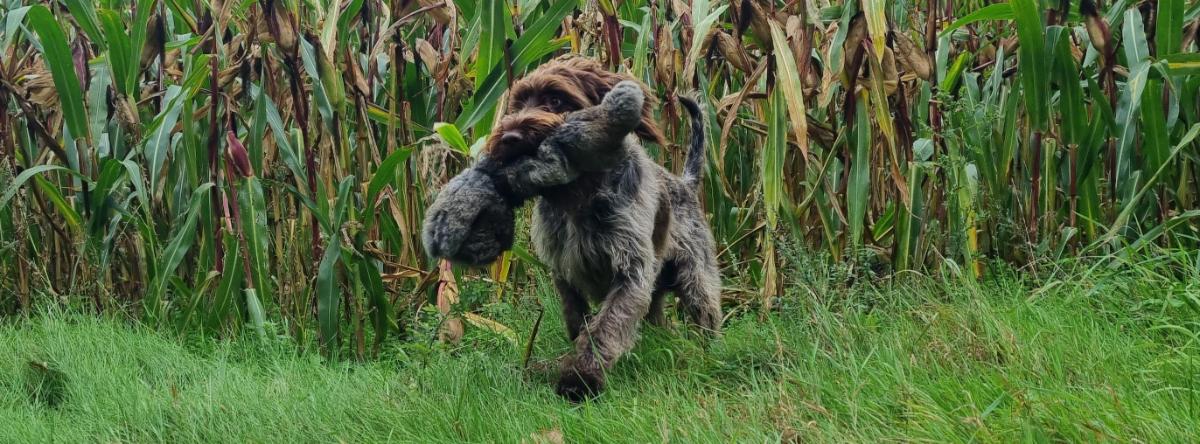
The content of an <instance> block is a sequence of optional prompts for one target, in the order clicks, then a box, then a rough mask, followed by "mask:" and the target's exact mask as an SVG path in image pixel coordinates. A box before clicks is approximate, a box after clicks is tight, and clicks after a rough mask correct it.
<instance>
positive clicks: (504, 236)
mask: <svg viewBox="0 0 1200 444" xmlns="http://www.w3.org/2000/svg"><path fill="white" fill-rule="evenodd" d="M643 94H644V93H643V92H642V89H641V88H640V87H639V86H638V84H637V83H635V82H630V81H625V82H621V83H618V84H617V85H616V86H615V87H614V88H613V89H612V90H611V91H610V92H609V93H608V94H607V95H606V96H605V97H604V100H603V101H602V102H601V103H600V105H597V106H594V107H591V108H585V109H582V110H579V111H576V112H573V113H571V114H568V115H567V117H566V120H565V122H564V123H563V124H562V125H560V126H558V127H557V128H556V129H554V130H553V132H552V133H550V135H549V136H547V137H546V138H545V140H544V141H542V143H541V144H539V145H538V147H537V149H536V152H533V153H528V154H526V155H521V156H517V157H514V158H511V159H506V160H505V161H504V162H501V161H499V160H496V159H495V158H493V156H490V155H487V154H485V155H483V156H481V157H480V159H479V161H478V162H476V164H475V165H474V166H472V167H471V168H468V169H467V170H465V171H463V172H462V173H460V174H459V175H458V176H455V177H454V178H453V179H451V180H450V182H448V183H447V184H446V186H445V187H443V188H442V190H441V191H439V192H438V195H437V197H436V198H435V199H434V202H433V204H432V205H431V206H430V207H429V209H428V210H427V211H426V214H425V223H424V227H423V230H422V233H421V240H422V242H423V243H424V244H425V251H426V252H427V253H428V254H429V255H430V256H432V257H438V258H445V259H449V260H450V261H451V262H454V263H457V264H461V265H471V266H481V265H486V264H488V263H491V262H492V261H494V260H495V259H496V258H497V257H499V256H500V254H501V253H503V252H504V251H505V250H508V249H509V248H512V243H513V231H514V225H515V223H516V216H515V209H516V208H518V207H520V206H521V205H523V204H524V203H525V201H527V200H528V199H530V198H531V197H534V196H536V195H537V194H538V193H539V192H540V191H541V190H543V189H545V188H549V187H554V186H559V185H564V184H567V183H570V182H571V181H573V180H575V179H576V178H577V177H579V174H580V173H581V172H593V171H602V170H605V169H608V168H611V167H612V166H614V165H616V164H617V163H618V162H619V161H621V160H622V159H624V158H626V157H627V156H626V154H627V151H628V150H630V149H638V146H639V145H638V143H637V139H636V136H635V135H633V134H632V133H633V131H634V129H636V128H637V127H638V125H639V124H640V115H641V109H642V103H643V101H644V100H645V97H644V95H643ZM618 142H620V143H618ZM614 146H619V147H620V148H619V149H615V150H614V149H613V147H614ZM496 157H500V156H496Z"/></svg>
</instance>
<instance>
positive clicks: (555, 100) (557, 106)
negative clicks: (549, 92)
mask: <svg viewBox="0 0 1200 444" xmlns="http://www.w3.org/2000/svg"><path fill="white" fill-rule="evenodd" d="M546 105H547V106H549V107H550V109H551V110H553V111H558V110H561V109H562V107H563V101H562V98H560V97H558V96H550V99H548V100H546Z"/></svg>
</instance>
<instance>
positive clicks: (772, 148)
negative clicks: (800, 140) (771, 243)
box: [761, 88, 787, 232]
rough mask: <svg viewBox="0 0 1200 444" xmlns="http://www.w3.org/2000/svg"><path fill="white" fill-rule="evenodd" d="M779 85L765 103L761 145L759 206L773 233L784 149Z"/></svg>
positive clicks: (780, 198)
mask: <svg viewBox="0 0 1200 444" xmlns="http://www.w3.org/2000/svg"><path fill="white" fill-rule="evenodd" d="M786 107H787V103H786V99H785V98H784V96H783V89H782V88H775V92H774V93H772V94H771V99H770V101H768V102H767V144H766V145H763V150H762V161H761V174H762V194H763V208H764V209H765V210H766V213H767V230H768V231H771V232H773V231H774V230H775V227H776V225H777V223H778V220H779V209H780V207H781V206H782V205H783V159H784V153H785V152H786V151H787V118H786V113H787V110H786V109H785V108H786Z"/></svg>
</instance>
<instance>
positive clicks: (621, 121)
mask: <svg viewBox="0 0 1200 444" xmlns="http://www.w3.org/2000/svg"><path fill="white" fill-rule="evenodd" d="M645 101H646V96H645V93H644V92H643V91H642V87H641V86H640V85H638V83H637V82H634V81H632V80H625V81H623V82H621V83H618V84H617V85H616V86H614V87H613V89H612V90H611V91H609V92H608V94H607V95H605V96H604V100H603V101H602V102H601V105H602V106H604V108H605V110H607V111H608V117H609V119H612V123H613V124H615V125H617V126H618V127H622V128H628V129H629V130H633V128H636V127H637V125H638V124H639V123H641V119H642V104H643V103H644V102H645Z"/></svg>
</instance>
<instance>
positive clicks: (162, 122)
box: [142, 85, 187, 193]
mask: <svg viewBox="0 0 1200 444" xmlns="http://www.w3.org/2000/svg"><path fill="white" fill-rule="evenodd" d="M186 95H187V94H184V92H183V89H182V88H180V87H179V86H176V85H171V86H168V87H167V94H166V100H165V103H166V105H165V108H164V109H163V111H162V113H159V115H158V117H155V118H154V122H153V123H151V124H150V128H151V129H153V131H152V132H151V133H150V135H149V136H148V137H147V139H146V143H145V144H144V146H143V148H142V154H143V156H144V157H145V158H146V161H147V163H148V165H147V167H149V171H148V172H147V175H149V176H150V190H152V192H155V193H157V190H158V181H159V180H161V179H159V177H160V176H161V173H160V171H162V168H163V164H164V163H166V160H167V156H169V155H170V153H171V139H172V137H171V135H172V134H173V131H174V129H175V124H176V122H178V120H179V114H180V113H182V112H183V102H184V100H183V99H184V97H185V96H186Z"/></svg>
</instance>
